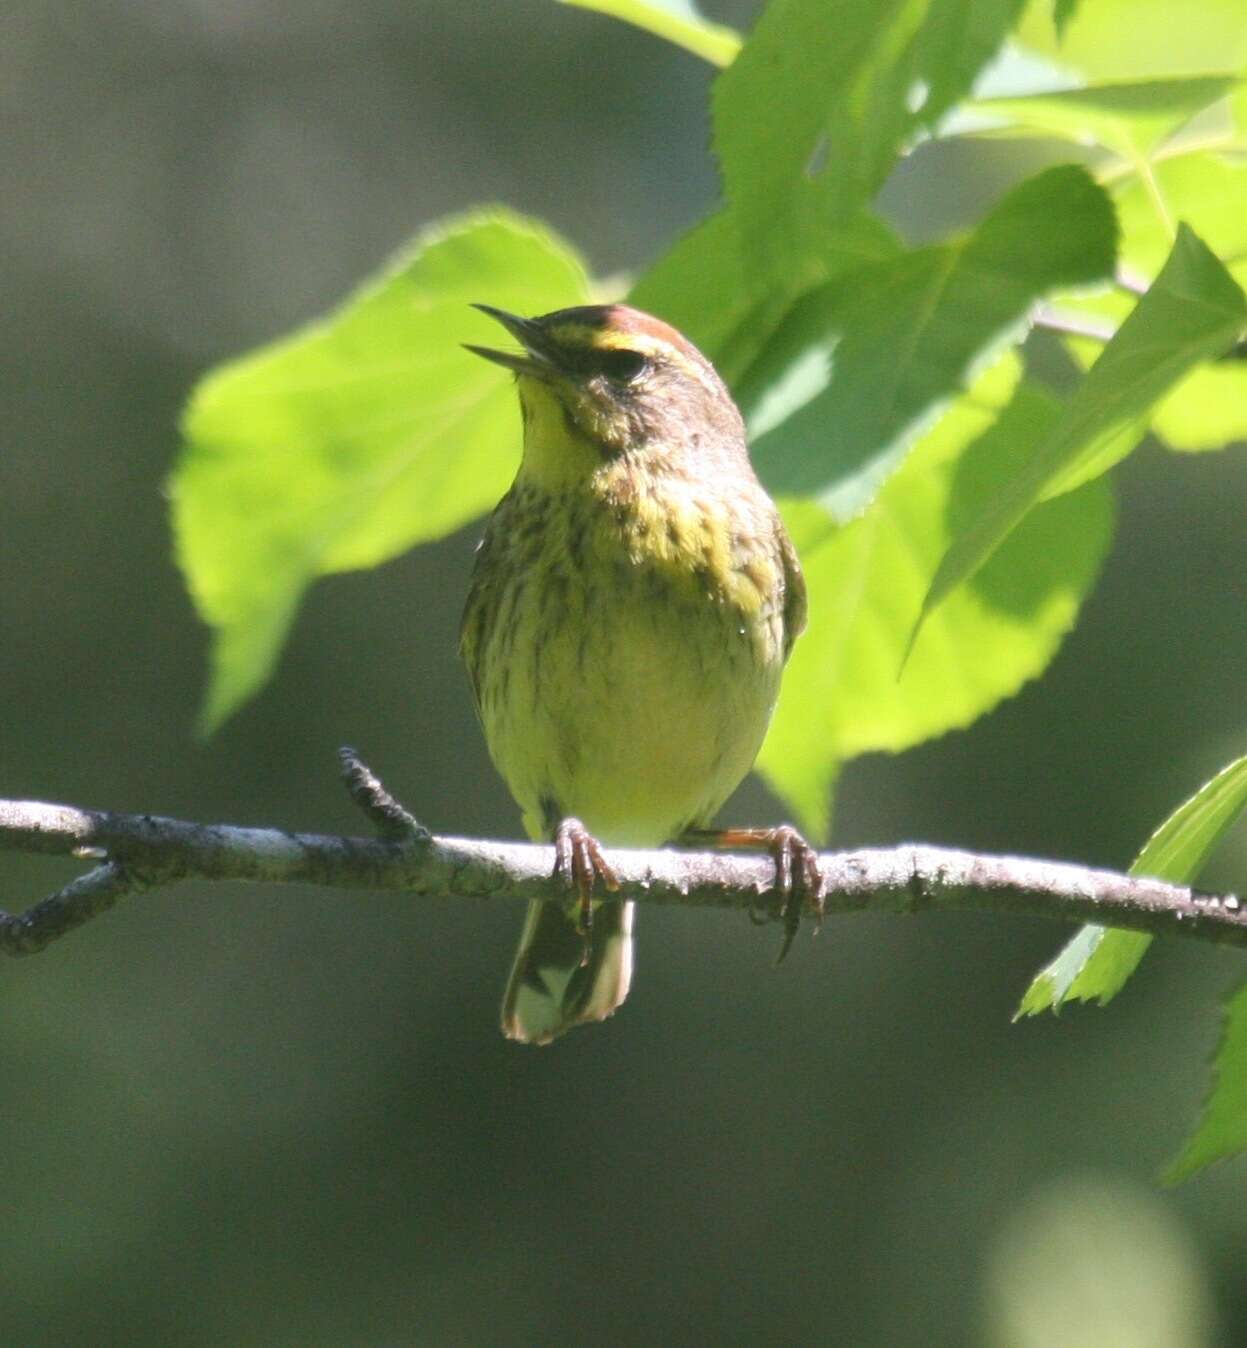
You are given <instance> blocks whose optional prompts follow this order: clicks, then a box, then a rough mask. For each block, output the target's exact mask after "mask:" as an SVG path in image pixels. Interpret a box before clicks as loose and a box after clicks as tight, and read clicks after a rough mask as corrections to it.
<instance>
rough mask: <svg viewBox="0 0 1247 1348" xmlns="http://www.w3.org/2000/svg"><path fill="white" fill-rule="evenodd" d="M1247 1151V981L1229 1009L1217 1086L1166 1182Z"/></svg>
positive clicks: (1215, 1071) (1218, 1061) (1216, 1064)
mask: <svg viewBox="0 0 1247 1348" xmlns="http://www.w3.org/2000/svg"><path fill="white" fill-rule="evenodd" d="M1244 1149H1247V984H1244V985H1242V986H1240V987H1239V989H1238V991H1237V992H1235V993H1234V995H1233V996H1232V997H1231V998H1230V1000H1229V1001H1228V1002H1227V1003H1226V1007H1225V1021H1224V1024H1223V1027H1222V1031H1221V1042H1220V1043H1219V1044H1218V1045H1217V1052H1216V1055H1215V1058H1214V1062H1213V1084H1212V1088H1211V1090H1210V1091H1209V1093H1208V1098H1207V1100H1205V1102H1204V1109H1203V1114H1202V1117H1201V1118H1200V1121H1199V1124H1198V1125H1197V1126H1196V1129H1195V1131H1194V1133H1192V1134H1191V1136H1190V1137H1189V1138H1188V1139H1187V1141H1186V1144H1185V1146H1183V1148H1182V1150H1181V1152H1180V1153H1179V1154H1178V1156H1177V1157H1176V1158H1175V1160H1174V1161H1173V1162H1172V1163H1171V1164H1170V1166H1169V1168H1168V1169H1167V1170H1166V1171H1165V1173H1164V1176H1163V1179H1164V1182H1165V1183H1166V1184H1178V1183H1180V1182H1181V1181H1182V1180H1185V1179H1190V1177H1191V1176H1192V1175H1194V1174H1195V1173H1196V1172H1197V1171H1199V1170H1202V1169H1203V1168H1204V1167H1205V1166H1207V1165H1211V1164H1212V1163H1213V1161H1220V1160H1224V1159H1225V1157H1227V1156H1233V1155H1234V1154H1235V1153H1236V1152H1240V1151H1243V1150H1244Z"/></svg>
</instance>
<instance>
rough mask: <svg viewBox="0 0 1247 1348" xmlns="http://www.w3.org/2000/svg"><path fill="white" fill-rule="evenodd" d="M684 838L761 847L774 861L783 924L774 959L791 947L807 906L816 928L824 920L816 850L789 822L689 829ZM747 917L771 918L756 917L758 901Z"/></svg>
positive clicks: (755, 919)
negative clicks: (765, 825) (760, 826)
mask: <svg viewBox="0 0 1247 1348" xmlns="http://www.w3.org/2000/svg"><path fill="white" fill-rule="evenodd" d="M684 840H685V841H686V842H689V843H691V844H693V845H697V844H704V843H711V844H712V845H714V846H716V847H755V848H764V849H765V850H766V851H768V852H769V853H770V854H771V857H772V859H773V860H774V862H775V888H776V890H777V891H778V893H779V894H780V896H781V898H782V900H783V904H782V907H781V908H780V912H779V919H780V921H782V922H783V924H784V939H783V943H782V944H781V945H780V948H779V956H778V958H777V959H776V961H775V963H776V964H780V963H782V962H783V959H784V956H785V955H787V953H788V951H789V950H790V949H791V948H792V943H793V940H794V938H795V937H796V934H797V930H798V928H799V927H800V925H801V912H802V909H803V908H806V907H808V908H809V909H810V911H811V912H812V913H813V915H814V922H815V927H814V930H815V932H818V931H819V930H820V929H821V927H822V923H823V875H822V872H821V871H820V870H819V868H818V853H817V851H815V849H814V848H813V847H811V846H810V844H809V843H808V842H806V840H805V839H804V838H803V837H802V836H801V834H800V833H798V832H797V830H796V829H795V828H793V827H792V825H791V824H780V825H779V826H778V827H777V828H730V829H724V830H722V831H721V832H720V831H715V830H713V829H689V830H688V831H687V832H686V833H685V834H684ZM749 920H750V921H751V922H752V923H754V925H755V926H759V927H760V926H764V925H765V924H766V923H767V922H769V921H773V920H774V919H773V918H772V917H770V916H767V917H759V915H758V906H757V904H750V905H749Z"/></svg>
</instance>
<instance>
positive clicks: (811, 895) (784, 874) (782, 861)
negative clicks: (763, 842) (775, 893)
mask: <svg viewBox="0 0 1247 1348" xmlns="http://www.w3.org/2000/svg"><path fill="white" fill-rule="evenodd" d="M770 834H771V836H770V838H769V839H768V840H767V850H768V851H769V852H770V853H771V856H772V857H774V858H775V885H776V888H777V889H778V890H779V891H780V893H781V894H783V895H784V896H785V900H784V911H783V921H784V939H783V942H782V943H781V944H780V947H779V954H778V955H777V956H776V957H775V963H776V964H777V965H779V964H782V963H783V962H784V957H785V956H786V955H787V954H788V952H789V950H791V949H792V943H793V941H794V940H795V939H796V935H797V931H798V929H799V928H800V926H801V910H802V908H803V907H804V906H805V905H806V904H808V905H809V907H810V908H811V909H812V910H813V913H814V921H815V927H814V930H815V932H816V933H817V932H818V931H819V930H820V929H821V928H822V924H823V876H822V872H821V871H820V870H819V869H818V853H817V852H816V851H815V850H814V848H812V847H811V846H810V844H809V843H808V842H806V840H805V839H804V838H803V837H802V836H801V834H800V833H798V832H797V830H796V829H795V828H793V827H792V825H791V824H780V825H779V827H778V828H774V829H771V830H770Z"/></svg>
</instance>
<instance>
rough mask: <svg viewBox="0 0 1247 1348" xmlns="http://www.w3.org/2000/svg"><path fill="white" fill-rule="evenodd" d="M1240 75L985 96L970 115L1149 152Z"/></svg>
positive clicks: (1129, 154) (1132, 152)
mask: <svg viewBox="0 0 1247 1348" xmlns="http://www.w3.org/2000/svg"><path fill="white" fill-rule="evenodd" d="M1238 80H1239V76H1237V75H1236V74H1234V73H1232V72H1231V73H1222V74H1214V75H1202V76H1190V77H1187V78H1185V79H1167V80H1161V79H1157V80H1139V81H1129V82H1127V81H1122V82H1117V83H1111V84H1097V85H1091V86H1089V87H1087V88H1081V89H1065V90H1056V91H1052V92H1047V93H1038V94H1029V95H1026V96H1024V97H1011V98H983V99H978V100H975V101H972V102H970V103H968V104H967V105H966V113H967V118H974V119H981V120H982V121H983V122H984V123H985V124H986V125H988V126H997V127H999V128H1002V129H1012V130H1017V131H1025V132H1029V133H1039V134H1042V135H1046V136H1056V137H1061V138H1063V139H1067V140H1072V141H1074V142H1076V143H1077V144H1079V145H1100V146H1103V147H1104V148H1105V149H1108V150H1112V151H1114V152H1115V153H1117V154H1119V155H1121V156H1123V157H1125V158H1128V159H1130V158H1134V157H1135V156H1136V155H1140V154H1147V153H1149V152H1150V151H1151V150H1152V149H1154V148H1155V147H1156V145H1158V144H1159V143H1160V142H1161V141H1162V140H1165V139H1166V138H1167V137H1169V136H1171V135H1172V134H1173V133H1174V132H1175V131H1176V130H1177V129H1178V128H1179V127H1180V126H1182V125H1183V124H1184V123H1185V122H1188V121H1189V120H1190V119H1191V118H1192V117H1193V116H1194V115H1195V114H1196V113H1197V112H1200V111H1202V110H1203V109H1204V108H1207V107H1209V106H1210V105H1211V104H1213V103H1215V102H1216V101H1217V100H1218V99H1220V98H1223V97H1224V96H1225V95H1226V94H1227V93H1228V92H1229V91H1230V90H1231V89H1232V88H1234V86H1235V85H1236V84H1237V83H1238Z"/></svg>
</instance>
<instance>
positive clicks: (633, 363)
mask: <svg viewBox="0 0 1247 1348" xmlns="http://www.w3.org/2000/svg"><path fill="white" fill-rule="evenodd" d="M591 364H592V367H593V368H594V369H595V370H597V371H599V372H600V373H602V374H604V375H605V376H606V377H607V378H608V379H618V380H620V381H622V382H626V381H627V380H629V379H635V378H636V377H637V375H639V374H640V373H641V371H642V370H643V369H645V357H644V356H643V355H641V353H640V352H639V351H625V350H623V349H622V348H620V349H616V350H612V351H595V352H593V354H592V357H591Z"/></svg>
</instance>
